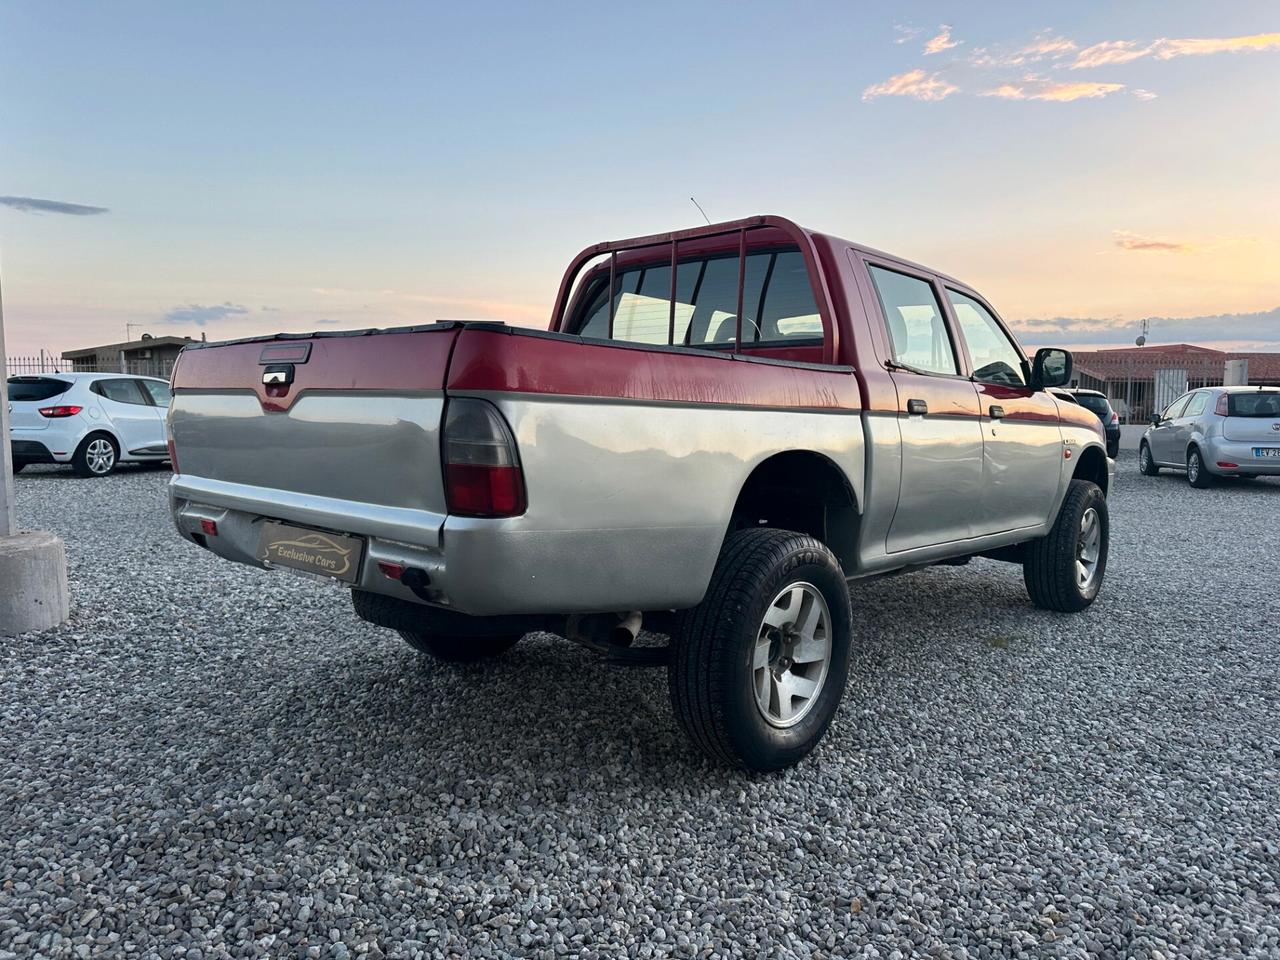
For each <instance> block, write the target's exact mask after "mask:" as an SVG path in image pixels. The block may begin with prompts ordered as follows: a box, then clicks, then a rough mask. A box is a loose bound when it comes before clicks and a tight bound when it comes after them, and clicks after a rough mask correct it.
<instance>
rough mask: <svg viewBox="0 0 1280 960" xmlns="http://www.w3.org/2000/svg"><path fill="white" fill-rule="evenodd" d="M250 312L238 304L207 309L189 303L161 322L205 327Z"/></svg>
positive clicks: (173, 310)
mask: <svg viewBox="0 0 1280 960" xmlns="http://www.w3.org/2000/svg"><path fill="white" fill-rule="evenodd" d="M248 312H249V308H248V307H242V306H240V304H238V303H217V304H213V305H212V306H207V307H206V306H201V305H200V304H198V303H189V304H187V305H186V306H185V307H174V308H173V309H172V310H170V311H169V312H168V313H166V314H165V315H164V316H163V317H162V318H161V322H162V323H194V324H195V325H196V326H197V327H203V326H204V325H205V324H206V323H211V322H213V321H215V320H225V319H226V318H227V317H238V316H243V315H244V314H246V313H248Z"/></svg>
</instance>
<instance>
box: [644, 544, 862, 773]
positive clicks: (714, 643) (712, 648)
mask: <svg viewBox="0 0 1280 960" xmlns="http://www.w3.org/2000/svg"><path fill="white" fill-rule="evenodd" d="M793 584H806V585H810V586H812V587H813V588H815V589H816V590H817V592H818V593H820V594H821V597H822V599H823V601H824V602H825V604H826V607H827V611H828V613H829V616H830V623H829V627H830V629H829V634H830V637H829V640H830V646H829V654H828V658H827V670H826V673H825V675H824V679H822V680H821V681H820V686H819V687H818V688H817V690H816V691H815V695H814V696H813V697H812V698H811V703H810V704H809V705H807V707H806V708H805V709H806V711H807V712H804V713H802V714H800V715H799V719H798V720H797V721H796V722H794V723H793V725H791V726H786V727H779V726H775V725H774V724H772V723H771V722H770V721H768V720H767V719H766V718H765V715H764V713H763V712H762V709H761V708H760V707H758V706H757V703H756V694H755V690H754V688H753V686H752V684H753V677H755V676H756V669H757V668H756V667H754V666H753V657H754V653H755V649H756V645H757V643H758V642H759V640H760V635H761V631H762V628H763V626H764V616H765V614H766V613H767V612H768V611H769V610H770V608H771V605H772V604H773V603H774V600H775V598H777V597H778V596H779V594H780V593H781V592H783V591H784V589H785V588H787V587H789V586H791V585H793ZM852 619H853V611H852V607H851V604H850V602H849V587H848V584H847V583H846V581H845V578H844V573H843V572H842V571H841V569H840V564H839V563H838V562H837V561H836V558H835V557H834V556H833V555H832V553H831V551H830V550H828V549H827V548H826V547H825V546H823V544H821V543H820V542H818V541H817V540H815V539H814V538H813V537H810V536H807V535H805V534H802V533H793V532H791V531H789V530H772V529H765V528H756V529H751V530H740V531H737V532H735V533H732V534H730V535H729V536H728V538H726V540H725V543H724V547H723V549H722V550H721V551H720V559H719V560H718V561H717V563H716V568H715V571H714V572H713V573H712V575H711V583H710V585H709V586H708V587H707V593H706V596H705V597H704V598H703V600H702V603H700V604H698V606H696V607H694V608H693V609H692V610H686V611H683V612H682V613H681V614H680V615H679V617H678V618H677V622H676V627H675V631H674V633H673V635H672V657H671V661H670V665H669V666H668V671H667V680H668V684H669V687H670V690H671V703H672V706H673V707H674V708H675V714H676V718H677V720H678V721H679V723H680V725H681V726H682V727H683V728H684V730H685V732H686V733H687V734H688V735H689V737H690V739H692V740H693V742H694V743H695V744H696V745H697V746H698V747H699V748H700V749H701V750H702V751H703V752H704V753H705V754H707V755H708V756H709V757H711V758H712V759H713V760H716V761H719V762H721V763H725V764H729V765H731V766H735V767H739V768H741V769H745V770H758V771H769V770H780V769H782V768H784V767H789V766H791V765H793V764H795V763H797V762H798V761H799V760H801V759H802V758H803V757H804V756H805V755H806V754H807V753H809V751H811V750H812V749H813V748H814V747H815V746H816V745H817V743H818V741H819V740H821V739H822V735H823V734H824V733H825V732H826V729H827V727H828V725H830V723H831V720H832V718H833V717H834V716H835V714H836V710H837V709H838V708H839V706H840V701H841V699H842V697H843V695H844V688H845V681H846V680H847V678H848V673H849V655H850V647H851V643H852V641H851V637H850V630H851V625H852ZM788 662H789V661H788ZM770 669H771V668H770ZM766 682H767V678H766ZM788 699H790V698H788Z"/></svg>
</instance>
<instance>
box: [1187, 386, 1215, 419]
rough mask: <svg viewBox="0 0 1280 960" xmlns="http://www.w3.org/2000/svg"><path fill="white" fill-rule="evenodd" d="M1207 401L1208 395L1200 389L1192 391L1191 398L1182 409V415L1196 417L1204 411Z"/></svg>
mask: <svg viewBox="0 0 1280 960" xmlns="http://www.w3.org/2000/svg"><path fill="white" fill-rule="evenodd" d="M1208 403H1209V395H1208V394H1207V393H1205V392H1204V391H1203V390H1201V391H1200V392H1198V393H1193V394H1192V395H1191V399H1190V400H1189V401H1188V402H1187V409H1186V410H1184V411H1183V413H1182V415H1183V416H1184V417H1198V416H1200V414H1202V413H1204V408H1205V406H1207V405H1208Z"/></svg>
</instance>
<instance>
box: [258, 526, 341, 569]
mask: <svg viewBox="0 0 1280 960" xmlns="http://www.w3.org/2000/svg"><path fill="white" fill-rule="evenodd" d="M363 555H364V540H362V539H361V538H360V537H348V536H344V535H342V534H340V533H321V532H320V531H319V530H308V529H307V528H306V527H294V526H290V525H289V524H287V523H277V522H276V521H274V520H266V521H264V522H263V524H262V537H261V539H260V540H259V541H258V559H259V560H262V561H265V562H266V563H270V564H274V565H276V566H280V567H290V568H291V569H294V570H301V571H303V572H305V573H318V574H320V575H321V576H325V577H333V578H334V579H336V580H343V581H345V582H347V583H355V582H356V580H357V579H359V577H360V559H361V557H362V556H363Z"/></svg>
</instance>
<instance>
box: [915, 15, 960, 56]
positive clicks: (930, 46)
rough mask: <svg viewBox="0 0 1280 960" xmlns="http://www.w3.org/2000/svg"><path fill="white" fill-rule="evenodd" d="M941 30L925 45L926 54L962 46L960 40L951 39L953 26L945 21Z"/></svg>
mask: <svg viewBox="0 0 1280 960" xmlns="http://www.w3.org/2000/svg"><path fill="white" fill-rule="evenodd" d="M939 30H940V32H939V34H938V35H937V36H936V37H934V38H933V39H932V40H930V41H929V42H928V43H926V44H925V45H924V52H925V55H926V56H927V55H929V54H931V53H942V52H943V51H944V50H950V49H951V48H952V47H958V46H960V44H959V42H958V41H955V40H952V39H951V27H950V26H949V25H948V24H945V23H944V24H943V25H942V26H941V27H940V28H939Z"/></svg>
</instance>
